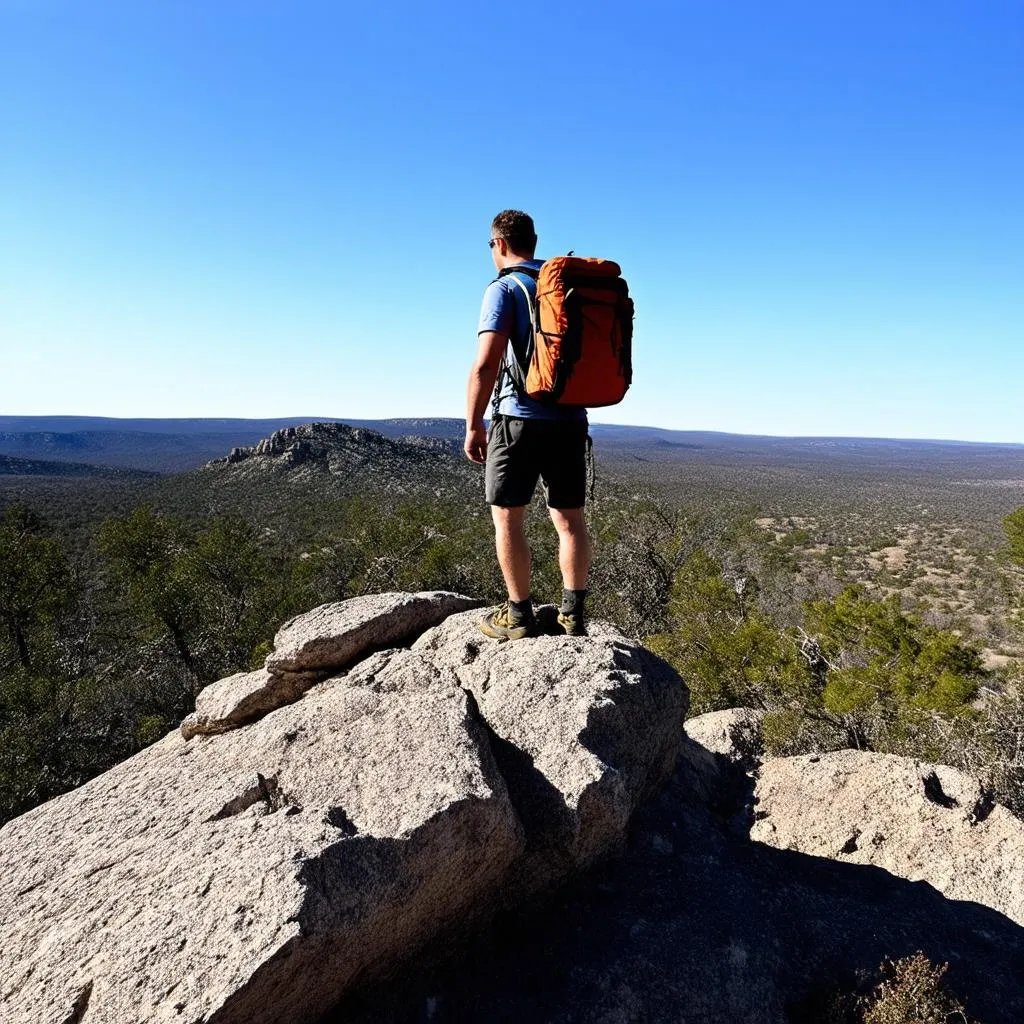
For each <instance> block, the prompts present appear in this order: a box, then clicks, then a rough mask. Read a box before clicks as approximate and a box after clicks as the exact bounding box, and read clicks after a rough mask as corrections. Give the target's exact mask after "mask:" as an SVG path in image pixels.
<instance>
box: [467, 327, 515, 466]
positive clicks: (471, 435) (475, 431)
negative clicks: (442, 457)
mask: <svg viewBox="0 0 1024 1024" xmlns="http://www.w3.org/2000/svg"><path fill="white" fill-rule="evenodd" d="M507 342H508V336H507V335H502V334H500V333H499V332H498V331H482V332H481V333H480V335H479V347H478V348H477V353H476V359H475V361H474V362H473V368H472V369H471V370H470V371H469V385H468V386H467V388H466V441H465V444H464V445H463V451H465V453H466V458H467V459H469V460H470V461H471V462H478V463H480V464H481V465H483V463H484V462H486V461H487V431H486V429H485V428H484V412H486V410H487V403H488V401H490V397H491V392H492V391H493V390H494V382H495V381H496V380H497V379H498V371H499V370H500V369H501V357H502V354H503V353H504V351H505V345H506V344H507Z"/></svg>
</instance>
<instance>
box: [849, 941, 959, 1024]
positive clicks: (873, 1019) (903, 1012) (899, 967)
mask: <svg viewBox="0 0 1024 1024" xmlns="http://www.w3.org/2000/svg"><path fill="white" fill-rule="evenodd" d="M948 969H949V964H942V965H941V966H936V965H935V964H933V963H931V961H929V960H928V958H927V957H925V956H924V954H923V953H916V954H914V956H910V957H905V958H904V959H902V960H896V961H894V962H887V963H886V964H884V965H883V967H882V973H883V974H884V975H885V980H884V981H883V982H882V983H881V984H880V985H879V986H878V988H877V989H876V990H875V992H874V994H873V995H872V996H871V997H870V998H869V999H868V1000H867V1005H866V1007H865V1013H864V1024H954V1022H955V1024H973V1022H972V1021H971V1018H969V1017H968V1016H967V1014H966V1012H965V1011H964V1008H963V1006H962V1005H961V1004H960V1003H959V1002H958V1001H957V1000H956V999H955V998H954V997H953V996H951V995H949V994H947V993H946V992H944V991H943V988H942V978H943V976H944V975H945V973H946V971H947V970H948Z"/></svg>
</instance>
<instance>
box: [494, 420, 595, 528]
mask: <svg viewBox="0 0 1024 1024" xmlns="http://www.w3.org/2000/svg"><path fill="white" fill-rule="evenodd" d="M538 479H540V480H542V481H543V482H544V497H545V498H546V500H547V503H548V508H566V509H568V508H582V507H583V506H584V504H585V503H586V500H587V421H586V420H532V419H531V420H525V419H520V418H519V417H517V416H495V417H494V419H493V420H492V421H491V425H490V428H489V429H488V431H487V467H486V471H485V473H484V484H485V491H486V496H487V504H488V505H500V506H501V507H502V508H519V507H520V506H522V505H529V504H530V502H531V501H533V492H534V491H535V490H536V488H537V480H538Z"/></svg>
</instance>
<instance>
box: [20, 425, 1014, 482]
mask: <svg viewBox="0 0 1024 1024" xmlns="http://www.w3.org/2000/svg"><path fill="white" fill-rule="evenodd" d="M314 423H316V424H321V425H326V424H336V423H344V424H346V425H347V426H349V427H354V428H361V429H367V430H372V431H374V432H376V433H377V434H379V435H382V436H383V437H386V438H389V439H392V440H395V441H400V440H409V439H411V438H424V437H426V438H433V439H438V440H441V441H443V442H445V443H446V444H447V445H448V447H449V449H450V450H451V451H452V452H453V453H454V454H457V455H460V453H461V448H462V439H463V436H464V432H465V424H464V421H463V420H462V419H457V418H454V417H397V418H391V419H381V420H367V419H340V420H339V419H328V418H315V417H312V418H311V417H305V418H303V417H287V418H282V419H273V420H269V419H251V420H247V419H230V418H220V419H113V418H103V417H95V416H93V417H88V416H0V454H2V455H7V456H12V457H14V458H19V459H27V460H50V461H58V462H69V463H87V464H90V465H93V466H98V465H103V466H113V467H119V468H126V469H139V470H149V471H155V472H159V473H163V474H171V473H183V472H189V471H190V470H193V469H198V468H199V467H200V466H204V465H206V464H207V463H209V462H212V461H215V460H217V459H221V458H224V457H225V456H227V455H228V453H229V452H231V451H232V449H235V448H248V447H252V446H255V445H258V444H259V443H260V442H261V441H263V440H265V439H267V438H269V437H271V436H272V435H274V434H275V433H277V432H279V431H281V430H289V429H294V428H297V427H302V426H306V425H310V424H314ZM590 432H591V435H592V436H593V438H594V442H595V451H596V453H597V456H598V458H599V459H600V460H603V461H605V462H608V461H611V462H615V461H617V460H618V461H622V462H630V463H636V462H637V461H641V462H654V463H664V462H679V463H687V462H693V461H694V460H699V461H701V462H706V461H708V460H711V461H715V462H723V461H724V462H725V463H728V464H730V465H731V464H735V463H736V462H738V461H739V462H744V463H748V464H752V465H762V466H766V465H769V464H771V465H781V464H785V465H793V464H801V465H806V464H809V463H818V464H821V465H822V466H828V467H830V468H832V467H836V466H838V465H839V464H840V463H843V464H846V466H847V467H850V466H857V467H860V468H866V467H869V468H872V469H873V470H878V471H883V470H886V471H896V472H900V471H902V470H904V469H908V470H910V471H918V470H920V469H922V468H925V467H926V466H928V465H931V466H938V465H939V464H942V465H943V466H944V469H943V472H948V471H949V469H950V467H955V466H956V465H957V464H959V463H961V462H964V461H965V460H966V461H969V462H970V463H971V466H970V467H967V466H966V465H965V466H964V467H963V469H964V471H965V475H972V474H973V473H974V472H976V471H977V472H980V473H981V475H983V476H992V475H993V474H994V475H996V476H999V477H1001V478H1007V479H1010V478H1013V479H1016V478H1018V477H1024V466H1022V463H1021V460H1022V459H1024V444H1007V443H989V442H976V441H947V440H908V439H902V438H871V437H775V436H771V435H755V434H729V433H724V432H721V431H710V430H668V429H665V428H661V427H645V426H629V425H620V424H612V423H592V424H591V428H590ZM460 457H461V455H460ZM996 463H998V464H999V468H998V469H996V466H995V464H996ZM968 468H969V469H970V471H969V472H966V471H967V470H968ZM958 472H959V470H958Z"/></svg>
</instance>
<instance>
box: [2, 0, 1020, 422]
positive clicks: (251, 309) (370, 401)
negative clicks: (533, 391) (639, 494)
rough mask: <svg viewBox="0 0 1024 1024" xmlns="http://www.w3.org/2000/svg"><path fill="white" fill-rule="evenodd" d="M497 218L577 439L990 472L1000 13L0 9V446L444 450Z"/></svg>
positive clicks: (1016, 126)
mask: <svg viewBox="0 0 1024 1024" xmlns="http://www.w3.org/2000/svg"><path fill="white" fill-rule="evenodd" d="M503 207H518V208H521V209H525V210H527V211H529V212H530V213H532V214H533V216H534V218H535V220H536V222H537V226H538V231H539V234H540V248H541V255H548V254H553V253H558V252H564V251H566V250H568V249H570V248H572V249H575V250H576V252H577V253H579V254H587V255H600V256H606V257H610V258H614V259H617V260H618V261H619V262H620V263H621V265H622V267H623V270H624V273H625V276H626V277H627V279H628V280H629V282H630V287H631V290H632V292H633V294H634V297H635V300H636V305H637V317H636V342H635V344H636V375H635V384H634V387H633V389H632V391H631V392H630V395H629V396H628V397H627V399H626V401H625V402H624V403H623V404H622V405H621V406H618V407H615V408H614V409H609V410H602V411H597V412H596V413H595V415H594V419H596V420H602V421H605V422H625V423H642V424H651V425H657V426H665V427H673V428H678V429H713V430H727V431H737V432H749V433H770V434H854V435H872V436H896V437H948V438H961V439H967V440H988V441H1017V442H1024V399H1022V382H1024V0H1017V2H1007V0H985V2H984V3H978V2H977V0H962V2H955V3H953V2H947V0H928V2H924V0H906V2H899V3H892V2H891V0H887V2H884V3H883V2H878V0H858V2H846V0H838V2H832V0H829V2H825V3H823V2H821V0H803V2H790V0H776V2H774V3H770V4H768V3H764V2H763V0H757V2H753V0H734V2H730V3H710V2H708V3H689V2H674V3H652V2H646V0H637V2H635V3H632V4H620V3H602V2H588V3H577V2H573V3H558V2H552V3H549V4H536V3H518V4H515V3H503V4H485V3H479V2H474V3H467V2H461V0H457V2H451V3H446V4H423V3H405V2H402V3H387V2H381V3H379V4H376V5H374V4H354V3H346V4H339V3H310V2H305V0H293V2H290V3H287V4H285V3H280V2H276V3H269V2H264V0H246V2H245V3H241V2H236V0H216V2H214V3H199V2H184V0H175V2H172V0H123V2H113V0H96V2H93V3H89V4H83V3H80V2H78V0H60V2H58V0H0V356H2V360H0V413H4V414H9V415H18V414H22V415H32V414H59V413H66V414H80V415H105V416H147V415H151V416H252V417H270V416H291V415H317V416H337V417H339V418H340V417H386V416H423V415H443V416H460V415H462V413H463V406H464V399H463V393H464V387H465V378H466V373H467V370H468V366H469V363H470V361H471V359H472V356H473V354H474V350H475V345H476V338H475V334H476V318H477V313H478V310H479V303H480V296H481V293H482V290H483V288H484V286H485V285H486V283H487V281H488V280H489V279H490V278H491V276H492V274H493V272H492V267H491V263H490V258H489V254H488V250H487V247H486V240H487V237H488V228H489V223H490V218H491V217H492V216H493V214H494V213H496V212H497V211H498V210H499V209H502V208H503Z"/></svg>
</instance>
